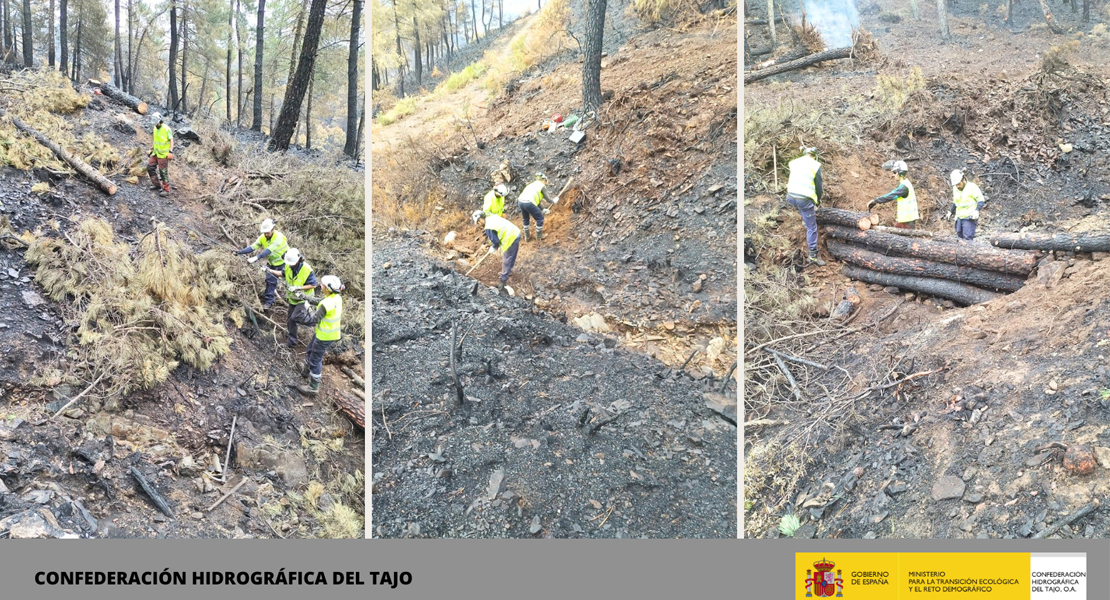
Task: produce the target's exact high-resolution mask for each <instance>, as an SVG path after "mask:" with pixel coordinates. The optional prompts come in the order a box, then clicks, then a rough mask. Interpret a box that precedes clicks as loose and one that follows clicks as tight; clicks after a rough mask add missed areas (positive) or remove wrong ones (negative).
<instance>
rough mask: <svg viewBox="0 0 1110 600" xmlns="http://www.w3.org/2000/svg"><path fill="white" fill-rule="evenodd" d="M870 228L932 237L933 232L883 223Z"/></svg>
mask: <svg viewBox="0 0 1110 600" xmlns="http://www.w3.org/2000/svg"><path fill="white" fill-rule="evenodd" d="M871 229H874V230H875V231H881V232H883V233H891V234H894V235H904V236H906V237H916V238H933V232H932V231H924V230H922V229H902V228H901V227H886V226H883V225H875V226H874V227H872V228H871ZM933 239H936V240H937V241H940V240H943V239H945V238H933ZM952 241H956V238H952Z"/></svg>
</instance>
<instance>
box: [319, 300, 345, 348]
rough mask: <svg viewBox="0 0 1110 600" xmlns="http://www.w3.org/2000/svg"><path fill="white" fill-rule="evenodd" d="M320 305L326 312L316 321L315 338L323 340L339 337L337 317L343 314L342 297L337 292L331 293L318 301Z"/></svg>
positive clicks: (327, 340) (332, 339)
mask: <svg viewBox="0 0 1110 600" xmlns="http://www.w3.org/2000/svg"><path fill="white" fill-rule="evenodd" d="M320 306H323V307H324V310H326V311H327V312H326V313H325V314H324V318H323V319H320V321H319V322H318V323H316V339H318V340H322V341H325V342H329V341H335V340H338V339H339V319H340V318H341V317H342V316H343V298H342V297H341V296H340V295H339V294H332V295H330V296H328V297H327V298H324V299H323V300H321V301H320Z"/></svg>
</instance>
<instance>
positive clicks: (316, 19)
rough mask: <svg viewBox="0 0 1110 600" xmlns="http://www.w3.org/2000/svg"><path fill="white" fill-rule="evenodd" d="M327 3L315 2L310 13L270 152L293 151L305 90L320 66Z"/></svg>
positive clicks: (313, 0)
mask: <svg viewBox="0 0 1110 600" xmlns="http://www.w3.org/2000/svg"><path fill="white" fill-rule="evenodd" d="M325 8H327V0H312V7H311V8H310V9H309V13H308V25H307V27H306V28H305V34H304V41H303V42H302V45H301V57H300V60H298V61H297V72H296V74H295V75H294V76H293V81H291V82H290V84H289V85H288V86H287V87H286V88H285V100H284V101H283V102H282V106H281V114H280V115H279V116H278V121H277V126H276V127H275V128H274V130H273V131H272V132H271V139H270V149H271V150H286V149H288V148H289V138H291V137H292V136H293V129H295V128H296V126H297V116H298V115H299V114H300V113H301V102H302V101H304V95H305V90H306V89H307V88H308V82H309V79H311V77H312V72H313V69H314V68H315V67H316V49H317V47H318V46H319V44H320V29H321V27H322V26H323V24H324V9H325Z"/></svg>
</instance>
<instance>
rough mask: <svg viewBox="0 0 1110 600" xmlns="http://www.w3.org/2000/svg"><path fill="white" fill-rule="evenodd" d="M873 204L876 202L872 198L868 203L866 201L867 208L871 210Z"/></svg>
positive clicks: (873, 206)
mask: <svg viewBox="0 0 1110 600" xmlns="http://www.w3.org/2000/svg"><path fill="white" fill-rule="evenodd" d="M875 204H876V203H875V201H874V200H872V201H870V202H868V203H867V210H871V209H873V208H875Z"/></svg>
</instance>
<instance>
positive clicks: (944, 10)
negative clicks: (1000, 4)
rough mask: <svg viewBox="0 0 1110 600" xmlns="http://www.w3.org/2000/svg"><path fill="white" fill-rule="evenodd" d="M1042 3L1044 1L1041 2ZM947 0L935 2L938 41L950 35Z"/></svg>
mask: <svg viewBox="0 0 1110 600" xmlns="http://www.w3.org/2000/svg"><path fill="white" fill-rule="evenodd" d="M1041 2H1044V0H1041ZM946 3H947V0H937V24H938V25H939V26H940V39H942V40H945V41H948V38H949V36H950V35H951V34H950V33H949V31H948V7H947V6H946Z"/></svg>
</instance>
